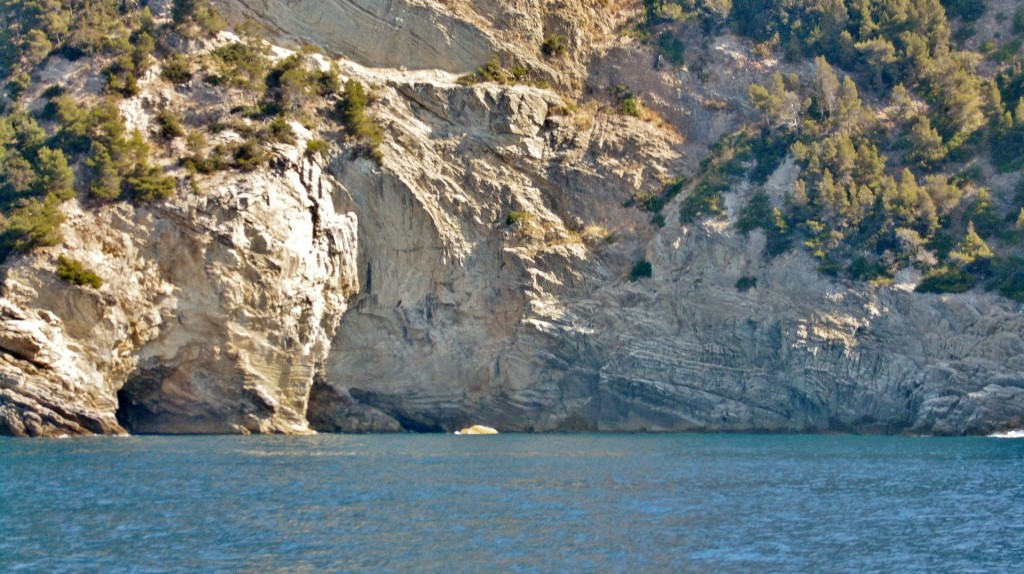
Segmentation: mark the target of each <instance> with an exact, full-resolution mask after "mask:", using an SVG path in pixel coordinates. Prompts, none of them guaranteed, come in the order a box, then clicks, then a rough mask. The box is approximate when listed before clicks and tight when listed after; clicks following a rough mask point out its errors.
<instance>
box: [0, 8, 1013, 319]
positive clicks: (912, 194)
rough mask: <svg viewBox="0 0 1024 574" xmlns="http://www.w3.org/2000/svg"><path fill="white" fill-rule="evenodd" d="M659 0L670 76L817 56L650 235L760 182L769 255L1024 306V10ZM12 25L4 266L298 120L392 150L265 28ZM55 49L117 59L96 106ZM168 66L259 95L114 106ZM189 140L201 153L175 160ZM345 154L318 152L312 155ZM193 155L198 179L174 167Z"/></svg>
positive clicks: (6, 80)
mask: <svg viewBox="0 0 1024 574" xmlns="http://www.w3.org/2000/svg"><path fill="white" fill-rule="evenodd" d="M643 3H644V7H645V10H644V11H643V16H642V22H640V24H639V26H638V32H637V33H638V35H639V36H640V37H641V38H643V39H645V40H646V41H649V42H650V43H652V44H653V45H654V46H655V47H656V49H657V50H658V52H659V53H660V55H661V56H662V60H663V61H664V62H666V63H667V64H668V65H670V66H678V65H683V63H684V61H685V58H684V55H685V52H686V41H687V36H686V35H685V34H683V33H682V31H683V30H689V31H691V32H692V31H693V30H694V29H697V30H699V31H700V33H701V34H703V35H715V34H719V33H724V32H730V31H731V32H734V33H736V34H739V35H740V36H742V37H745V38H747V39H748V40H749V41H750V42H751V43H752V45H753V47H754V53H755V54H758V55H759V56H761V57H763V58H765V59H768V58H772V57H777V58H781V59H782V60H783V61H784V62H785V64H784V65H783V66H782V69H789V70H798V69H801V70H809V69H810V68H811V65H812V64H811V63H813V73H808V72H804V73H802V74H796V73H789V74H783V73H782V72H778V73H776V74H775V75H774V76H773V77H772V78H771V79H770V81H768V82H766V83H765V84H764V85H759V84H755V85H752V86H751V88H750V102H751V103H752V104H753V105H754V106H755V107H756V108H757V109H759V110H760V111H761V113H762V115H763V119H762V121H761V122H760V123H759V124H757V125H748V126H745V127H744V128H743V129H741V130H740V131H738V132H736V133H734V134H730V135H729V136H727V137H725V138H723V140H722V141H721V142H719V144H718V145H717V146H715V148H714V149H713V150H712V156H711V157H709V158H708V159H707V160H706V161H705V163H704V167H703V169H702V171H701V173H699V174H697V177H695V178H692V179H690V180H685V179H680V180H677V181H674V182H672V183H670V184H668V185H667V187H666V188H665V190H664V192H663V193H662V194H661V195H658V196H654V195H652V196H650V197H642V198H639V200H640V201H639V202H638V203H639V204H640V205H641V206H643V207H645V208H647V209H649V210H651V211H654V212H655V213H656V214H655V216H654V219H653V221H654V222H655V223H657V224H659V225H663V224H664V223H665V218H664V215H662V214H661V213H658V212H660V211H661V209H662V208H663V206H664V205H665V204H666V203H667V202H668V200H670V199H672V197H674V196H675V195H677V194H680V193H683V192H684V191H685V192H686V193H685V197H684V199H683V201H682V210H681V214H680V219H681V220H682V221H683V222H684V223H685V222H692V221H694V220H696V219H697V218H700V217H708V216H721V215H723V214H724V213H725V202H724V201H723V198H722V194H723V193H725V192H726V191H728V190H730V189H733V188H734V187H735V186H736V184H738V183H740V182H742V181H744V180H746V181H749V182H750V183H751V184H753V185H754V186H755V191H754V192H753V193H752V195H751V197H750V199H749V202H748V203H747V205H746V207H745V208H744V209H743V211H742V213H741V214H740V217H739V220H738V224H737V225H738V228H739V230H740V231H742V232H744V233H747V232H750V231H753V230H754V229H758V228H761V229H763V230H764V232H765V234H766V236H767V238H768V253H769V254H770V255H777V254H779V253H782V252H784V251H786V250H787V249H791V248H806V249H808V250H809V251H810V252H811V253H812V254H813V255H814V256H815V257H817V258H818V259H819V260H820V262H821V269H822V271H823V272H826V273H829V274H833V275H837V276H843V277H847V278H850V279H854V280H872V281H876V282H887V281H890V280H892V279H893V278H894V276H895V274H896V273H897V272H898V271H899V270H901V269H905V268H908V267H914V268H917V269H919V270H921V271H922V272H923V273H924V274H925V277H924V280H923V281H922V283H921V284H920V286H919V289H920V290H925V291H963V290H966V289H969V288H971V287H973V286H974V285H976V284H979V283H980V284H985V285H987V286H988V287H990V288H992V289H997V290H999V291H1000V292H1001V293H1003V294H1004V295H1007V296H1009V297H1014V298H1018V299H1020V298H1024V270H1022V269H1024V265H1022V259H1021V257H1022V254H1024V253H1022V243H1024V184H1020V183H1018V182H1020V181H1021V178H1020V176H1019V174H1020V171H1021V170H1022V168H1024V151H1022V150H1024V58H1022V56H1021V46H1022V41H1024V7H1018V8H1017V9H1016V12H1015V13H1013V14H1002V15H1001V16H1000V17H999V18H997V20H1000V21H1002V22H1004V23H1005V29H1006V34H1005V36H1003V37H998V38H997V39H996V40H989V41H987V42H984V43H979V42H974V44H980V45H979V46H978V47H977V49H974V50H971V49H968V48H967V46H968V45H970V44H971V36H972V34H973V33H974V29H973V27H972V26H973V24H972V23H973V22H975V21H977V20H978V19H979V18H981V17H982V16H983V15H984V14H985V13H986V9H987V5H986V2H985V1H984V0H946V1H940V0H800V1H797V0H767V1H760V0H758V1H754V0H644V2H643ZM950 18H952V19H953V20H952V21H951V20H950ZM0 24H2V26H0V76H2V77H0V82H2V83H3V86H4V94H3V96H2V97H0V106H2V107H0V112H2V116H0V212H2V214H3V219H2V221H0V255H2V256H6V255H7V254H8V253H10V252H24V251H28V250H31V249H32V248H34V247H36V246H45V245H55V244H59V242H60V241H61V239H60V234H59V226H60V223H61V218H62V217H61V215H60V211H59V209H58V206H59V205H60V203H61V202H63V201H66V200H68V199H70V198H72V197H75V196H76V195H77V196H79V197H80V198H81V199H82V200H83V201H85V202H87V203H89V202H92V203H103V202H109V201H120V200H132V201H141V202H146V201H155V200H159V199H162V198H166V197H169V196H170V195H172V194H173V193H175V192H176V190H177V189H178V188H179V187H182V188H183V189H185V188H188V187H190V186H189V185H179V184H184V183H189V184H191V187H192V188H195V187H196V186H197V183H196V182H197V181H198V179H197V178H198V177H199V176H201V175H204V174H211V173H214V172H216V171H219V170H225V169H238V170H253V169H256V168H258V167H259V166H261V165H263V164H265V163H266V162H268V161H269V159H270V157H271V154H270V152H269V151H268V149H267V146H266V143H267V142H282V143H288V144H292V143H295V141H296V137H295V133H294V128H293V125H294V123H295V122H298V123H301V124H303V125H306V126H307V127H313V126H314V125H316V124H317V123H318V122H323V121H327V122H331V121H334V122H337V123H338V124H339V125H343V126H344V128H345V131H346V132H347V133H348V134H349V136H350V137H351V138H352V140H353V141H354V142H355V149H356V151H357V152H358V153H362V154H363V155H366V156H367V157H371V158H376V159H378V160H379V159H380V151H379V145H380V143H381V139H382V133H381V131H380V129H379V127H377V126H375V125H374V124H373V123H372V121H370V120H369V119H368V118H367V116H366V115H365V109H366V107H367V104H368V103H369V98H368V95H367V93H366V90H365V88H364V87H363V86H362V85H361V84H359V83H358V82H355V81H349V82H348V83H346V84H344V85H342V83H341V81H340V79H339V76H338V73H337V71H336V70H333V69H330V70H323V69H322V67H321V66H320V65H319V64H318V63H317V62H315V59H314V56H313V54H312V52H309V51H300V52H298V53H296V54H294V55H292V56H290V57H287V58H284V59H279V60H277V61H275V60H274V59H273V58H271V56H270V54H269V52H268V46H267V44H266V43H265V42H263V41H262V40H261V39H260V38H258V36H257V32H258V30H257V28H256V27H255V26H254V25H252V24H246V25H243V26H241V27H240V28H239V30H238V37H239V40H238V41H229V42H224V41H219V42H215V43H212V44H211V46H212V48H211V49H208V50H200V51H198V52H197V51H196V50H194V49H192V50H187V49H186V47H187V46H195V45H196V41H197V40H202V39H204V38H210V37H212V36H214V35H215V34H216V33H217V32H218V31H220V30H221V29H223V28H224V27H225V25H226V24H225V22H224V21H223V19H222V18H221V17H220V16H219V15H218V14H217V13H216V11H215V10H214V9H213V8H212V6H211V5H210V3H209V2H208V1H207V0H175V1H174V2H173V7H172V10H171V14H170V18H169V19H168V20H163V21H157V20H156V19H155V18H154V17H153V15H152V14H151V13H150V11H149V9H148V8H147V7H145V6H143V5H140V4H139V3H137V2H133V1H130V0H89V1H86V0H0ZM566 43H567V42H566V39H565V38H562V37H559V36H550V37H548V38H547V39H546V40H545V42H544V45H543V46H542V47H541V49H542V51H543V53H544V54H545V55H547V56H548V57H551V56H555V55H559V54H562V53H564V51H565V49H566ZM53 57H60V58H64V59H67V60H72V61H76V60H82V61H88V62H93V63H95V62H100V63H101V65H102V74H101V75H102V77H103V79H104V86H103V88H102V91H101V93H86V94H82V93H76V94H71V93H68V92H67V90H66V89H65V88H64V87H63V86H61V85H60V84H58V83H52V84H49V85H45V86H43V85H35V84H34V82H39V81H40V78H41V76H42V74H41V73H40V70H41V69H42V68H43V67H45V66H46V64H47V62H48V60H50V59H51V58H53ZM495 62H497V63H495ZM785 66H789V68H786V67H785ZM491 68H494V70H497V71H494V72H493V74H492V75H499V76H500V78H504V77H505V76H504V74H505V71H504V69H503V68H502V67H501V66H500V61H498V60H495V61H492V62H490V63H489V64H487V65H485V66H484V67H483V68H481V71H480V72H478V74H477V75H476V76H475V77H478V78H477V79H478V80H493V79H495V78H491V77H490V76H489V75H488V73H487V72H488V71H491ZM498 72H501V74H498ZM155 73H158V74H159V77H160V81H162V82H165V83H166V84H167V85H169V86H179V87H181V88H182V89H187V86H189V85H190V84H191V83H193V82H195V81H197V80H200V81H202V82H203V83H205V84H206V85H208V86H212V87H214V88H217V89H219V90H221V91H222V92H223V93H224V94H225V97H228V96H229V95H230V97H231V98H233V99H234V100H236V101H241V102H244V103H243V104H241V105H238V106H235V107H234V108H233V109H232V110H231V112H232V113H231V115H230V117H227V118H224V119H221V120H218V121H206V122H205V123H204V122H203V121H202V120H192V119H189V120H187V121H186V120H183V119H182V118H181V117H180V116H179V114H177V113H175V111H174V110H161V111H160V112H159V113H158V115H157V116H156V117H155V118H154V121H155V125H156V129H155V131H153V132H152V133H140V132H138V131H131V130H129V128H128V127H127V126H126V122H125V119H124V118H122V117H121V113H120V111H119V105H118V100H119V99H121V98H131V97H134V96H135V95H137V94H138V93H139V82H140V79H141V78H143V77H145V76H146V75H147V74H148V75H150V76H152V75H153V74H155ZM44 88H45V89H44ZM40 92H41V93H42V95H41V96H39V94H40ZM239 94H242V95H241V96H239ZM623 94H624V95H622V96H621V98H620V99H621V101H622V110H623V112H624V113H627V114H631V115H637V114H638V109H639V104H638V101H637V100H636V99H635V98H634V97H633V95H632V94H631V93H629V92H628V91H626V92H623ZM30 100H31V101H30ZM40 100H43V101H45V103H44V104H42V105H40V104H39V102H40ZM325 103H326V104H327V105H324V104H325ZM225 134H232V135H233V136H237V137H232V138H225V137H223V136H224V135H225ZM179 138H184V140H185V145H184V149H185V153H183V154H182V153H177V154H175V153H172V142H174V141H175V140H179V141H180V139H179ZM211 140H213V143H211ZM328 147H329V146H328V145H327V144H326V140H324V139H321V138H316V137H314V138H313V139H311V140H310V141H309V142H308V143H307V151H308V153H310V154H312V155H324V154H326V152H327V149H328ZM179 156H182V157H179ZM787 159H790V160H792V161H795V162H796V164H797V165H798V166H799V168H800V172H799V176H798V178H797V181H796V182H795V185H794V186H793V188H792V190H791V191H790V192H789V193H787V194H785V196H784V197H770V196H769V194H768V193H767V192H766V191H764V190H763V189H761V187H760V186H762V185H763V184H764V183H765V181H766V180H767V178H768V177H769V176H770V175H771V174H772V172H773V171H774V170H775V168H776V167H778V166H779V165H780V164H781V163H782V162H784V161H786V160H787ZM176 163H177V164H179V165H180V167H182V168H184V173H185V177H184V178H182V177H181V176H180V175H178V177H174V174H175V173H178V172H174V171H172V172H171V175H168V173H167V172H166V170H167V168H168V167H170V168H172V169H173V168H174V167H175V164H176Z"/></svg>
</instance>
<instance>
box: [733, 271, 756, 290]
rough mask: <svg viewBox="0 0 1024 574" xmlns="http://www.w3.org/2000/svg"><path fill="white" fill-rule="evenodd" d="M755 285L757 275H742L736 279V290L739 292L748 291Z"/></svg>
mask: <svg viewBox="0 0 1024 574" xmlns="http://www.w3.org/2000/svg"><path fill="white" fill-rule="evenodd" d="M754 287H757V277H751V276H750V275H744V276H743V277H740V278H739V279H737V280H736V290H737V291H739V292H740V293H743V292H746V291H749V290H751V289H753V288H754Z"/></svg>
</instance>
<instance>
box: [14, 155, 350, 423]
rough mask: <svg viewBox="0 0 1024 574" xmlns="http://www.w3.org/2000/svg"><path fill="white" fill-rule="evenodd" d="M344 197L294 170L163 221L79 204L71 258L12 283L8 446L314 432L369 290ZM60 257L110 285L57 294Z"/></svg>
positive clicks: (167, 212) (249, 179) (73, 215)
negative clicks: (361, 297) (338, 351)
mask: <svg viewBox="0 0 1024 574" xmlns="http://www.w3.org/2000/svg"><path fill="white" fill-rule="evenodd" d="M336 185H337V184H336V182H334V181H333V180H332V179H331V178H330V177H329V176H325V175H324V174H323V173H322V172H321V170H320V168H319V167H318V166H317V165H315V164H313V163H310V162H309V161H308V160H304V159H300V158H299V157H298V155H297V154H293V157H290V158H288V157H284V158H283V159H282V160H281V161H280V162H279V164H278V165H277V169H276V170H274V171H269V172H261V173H256V174H251V175H246V176H241V177H239V176H238V175H237V174H236V175H235V176H234V177H231V178H225V179H223V180H222V181H218V182H214V184H213V185H210V186H209V187H208V193H207V194H206V195H204V196H198V195H182V196H179V197H178V198H176V199H174V200H171V201H168V202H167V203H165V204H163V205H160V206H158V207H153V208H148V209H137V210H136V209H133V208H131V207H130V206H128V205H116V206H109V207H104V208H100V209H98V210H89V211H82V210H80V209H78V208H76V207H74V206H71V205H70V204H69V206H68V207H67V210H68V213H67V215H68V222H67V223H66V224H65V225H64V227H63V231H64V235H65V245H64V246H63V247H62V248H60V249H53V250H43V251H41V252H39V253H38V254H34V255H32V256H29V257H26V258H24V259H22V260H21V261H18V262H16V263H15V264H14V265H12V266H11V267H10V268H9V270H8V273H7V276H6V279H5V281H4V285H3V288H4V294H5V297H6V298H5V299H2V300H0V309H2V314H0V350H2V353H0V357H2V361H3V362H2V373H3V374H2V376H0V432H6V433H7V434H15V435H20V434H30V435H58V434H77V433H86V432H99V433H123V432H125V431H124V427H127V428H128V429H130V430H131V431H133V432H161V433H178V432H183V433H202V432H217V433H235V432H288V433H294V432H305V431H306V429H307V422H306V418H305V413H306V400H307V398H308V396H309V390H310V387H311V386H312V383H313V375H314V373H315V372H316V371H317V368H318V365H319V363H320V362H321V361H322V360H323V359H324V357H325V356H326V353H327V350H328V348H329V346H330V340H331V337H332V336H333V334H334V328H335V325H336V324H337V322H338V320H339V318H340V316H341V313H342V312H343V311H344V310H345V308H346V304H347V298H348V297H350V296H351V295H352V294H354V293H355V292H356V291H358V288H359V285H358V279H357V277H356V267H355V253H356V252H357V251H358V247H357V237H356V227H357V223H356V216H355V215H354V214H350V213H337V212H335V211H334V208H333V201H332V199H331V197H332V195H333V193H334V188H335V187H336ZM59 252H66V253H69V254H71V255H72V256H73V257H74V258H76V259H78V260H80V261H83V262H84V263H86V264H87V265H88V266H90V267H91V268H93V269H95V270H96V271H97V272H98V273H99V275H100V276H101V277H103V278H104V280H105V284H104V285H103V286H102V287H101V288H100V289H98V290H94V289H90V288H85V287H74V286H71V285H68V284H66V283H64V282H63V281H61V280H60V279H58V278H57V277H56V275H55V273H54V271H53V270H54V267H55V261H54V260H55V259H56V254H57V253H59ZM115 415H116V416H115Z"/></svg>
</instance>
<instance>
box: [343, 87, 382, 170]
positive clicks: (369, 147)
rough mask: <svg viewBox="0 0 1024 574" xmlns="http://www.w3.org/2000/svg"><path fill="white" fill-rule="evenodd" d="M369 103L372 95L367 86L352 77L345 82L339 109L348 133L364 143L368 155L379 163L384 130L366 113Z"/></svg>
mask: <svg viewBox="0 0 1024 574" xmlns="http://www.w3.org/2000/svg"><path fill="white" fill-rule="evenodd" d="M369 103H370V96H369V94H367V92H366V88H365V87H363V84H362V83H361V82H359V81H358V80H354V79H351V80H349V81H347V82H345V89H344V91H343V92H342V98H341V100H340V101H339V102H338V111H339V112H341V115H342V119H343V121H344V122H345V129H346V130H347V131H348V133H349V134H350V135H351V136H353V137H355V138H356V139H357V140H358V141H359V142H360V143H361V144H362V147H363V149H364V152H365V154H366V155H367V156H368V157H370V158H372V159H375V160H377V162H378V163H379V162H380V160H381V159H382V154H381V151H380V145H381V142H383V141H384V130H382V129H381V128H380V126H378V125H377V124H376V123H374V122H373V120H372V119H370V118H369V117H368V116H367V115H366V107H367V105H369Z"/></svg>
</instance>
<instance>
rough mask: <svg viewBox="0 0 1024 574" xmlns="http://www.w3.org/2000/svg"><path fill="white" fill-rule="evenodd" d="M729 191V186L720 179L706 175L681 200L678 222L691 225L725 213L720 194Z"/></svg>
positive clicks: (723, 202) (723, 201)
mask: <svg viewBox="0 0 1024 574" xmlns="http://www.w3.org/2000/svg"><path fill="white" fill-rule="evenodd" d="M728 189H729V185H728V184H727V183H725V182H724V181H723V180H722V179H721V178H720V177H718V176H714V175H707V176H705V177H704V179H702V180H701V181H700V183H698V184H697V185H696V186H695V187H694V189H693V191H692V192H690V195H688V196H686V198H685V199H683V203H682V205H680V206H679V221H680V222H681V223H693V222H694V221H696V220H697V219H699V218H701V217H706V216H718V215H721V214H723V213H725V200H724V198H723V197H722V192H724V191H726V190H728Z"/></svg>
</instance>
